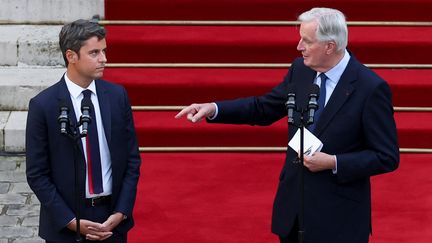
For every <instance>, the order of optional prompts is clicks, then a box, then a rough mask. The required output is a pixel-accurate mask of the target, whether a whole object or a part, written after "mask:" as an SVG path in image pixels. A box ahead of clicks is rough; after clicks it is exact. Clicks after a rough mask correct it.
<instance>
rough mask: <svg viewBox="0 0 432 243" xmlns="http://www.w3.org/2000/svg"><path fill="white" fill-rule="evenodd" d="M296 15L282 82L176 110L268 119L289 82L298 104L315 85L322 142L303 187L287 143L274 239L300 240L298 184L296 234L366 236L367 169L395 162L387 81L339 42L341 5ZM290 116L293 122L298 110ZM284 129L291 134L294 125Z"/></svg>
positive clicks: (316, 128)
mask: <svg viewBox="0 0 432 243" xmlns="http://www.w3.org/2000/svg"><path fill="white" fill-rule="evenodd" d="M299 20H300V22H301V25H300V41H299V43H298V46H297V49H298V50H299V51H300V52H301V53H302V58H298V59H296V60H294V62H293V63H292V66H291V67H290V69H289V72H288V74H287V75H286V77H285V79H284V80H283V82H282V83H280V84H279V85H278V86H276V87H275V88H273V89H272V90H271V91H270V92H269V93H267V94H265V95H263V96H260V97H249V98H241V99H237V100H230V101H221V102H216V103H205V104H192V105H190V106H188V107H186V108H184V109H183V110H182V111H181V112H179V113H178V114H177V116H176V118H179V117H181V116H183V115H187V118H188V119H189V120H190V121H192V122H197V121H199V120H201V119H202V118H206V119H207V121H208V122H214V123H231V124H250V125H269V124H272V123H273V122H275V121H277V120H279V119H281V118H283V117H285V116H286V114H287V110H286V107H285V102H286V101H287V93H288V89H289V88H290V87H294V86H295V87H296V93H297V96H296V104H297V106H300V107H303V108H305V107H306V105H305V104H307V103H308V94H307V92H308V89H309V87H310V86H311V85H312V83H315V84H317V85H322V87H321V88H320V89H321V91H322V92H320V93H321V95H322V97H321V98H322V101H321V102H322V105H321V107H319V109H321V110H319V109H318V111H322V113H321V115H320V117H319V118H318V117H317V114H316V115H315V124H314V125H312V126H311V127H308V128H309V129H310V130H311V131H312V132H313V133H314V134H315V135H316V136H317V137H318V138H319V139H320V140H321V141H322V143H323V144H324V146H323V147H322V150H321V151H320V152H315V153H313V154H312V155H309V156H307V155H305V157H304V166H305V168H306V169H305V170H304V187H302V188H301V187H300V184H299V183H300V181H299V175H300V173H299V170H298V168H299V166H301V163H296V161H297V156H298V155H297V152H296V151H294V150H292V149H288V151H287V155H286V161H285V165H284V167H283V169H282V172H281V175H280V182H279V187H278V191H277V194H276V197H275V201H274V207H273V219H272V232H274V233H275V234H277V235H278V236H279V239H280V242H290V243H291V242H299V240H298V234H297V232H298V229H299V228H298V227H299V223H298V218H299V215H300V214H299V213H300V207H301V205H300V204H301V200H300V190H303V191H304V203H303V206H304V228H303V230H304V231H305V232H304V241H303V242H306V243H347V242H349V243H365V242H368V239H369V233H370V232H371V229H372V225H371V193H370V176H373V175H377V174H381V173H385V172H389V171H393V170H395V169H396V168H397V167H398V164H399V148H398V142H397V134H396V125H395V121H394V117H393V106H392V101H391V92H390V88H389V86H388V84H387V83H386V82H385V81H384V80H383V79H381V78H380V77H378V76H377V75H376V74H375V73H374V72H373V71H371V70H370V69H368V68H367V67H365V66H364V65H362V64H360V63H359V62H358V61H357V60H356V59H355V57H354V56H353V55H352V54H351V53H350V52H348V51H347V50H346V46H347V39H348V28H347V24H346V21H345V16H344V15H343V14H342V13H341V12H340V11H338V10H335V9H328V8H314V9H311V10H310V11H307V12H305V13H303V14H302V15H300V16H299ZM321 74H323V75H325V76H323V75H321ZM324 91H325V93H323V92H324ZM323 106H324V107H323ZM318 111H317V112H316V113H318ZM317 119H318V120H317ZM294 120H295V121H296V122H297V123H299V122H300V121H299V120H300V115H299V113H296V114H295V115H294ZM288 130H289V131H288V133H289V135H288V137H289V139H290V140H291V138H292V137H293V136H294V134H295V132H296V130H297V128H296V127H295V126H289V129H288Z"/></svg>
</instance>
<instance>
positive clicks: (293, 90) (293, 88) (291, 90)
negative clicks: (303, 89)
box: [287, 84, 296, 94]
mask: <svg viewBox="0 0 432 243" xmlns="http://www.w3.org/2000/svg"><path fill="white" fill-rule="evenodd" d="M287 93H288V94H290V93H294V94H295V93H296V86H295V84H288V86H287Z"/></svg>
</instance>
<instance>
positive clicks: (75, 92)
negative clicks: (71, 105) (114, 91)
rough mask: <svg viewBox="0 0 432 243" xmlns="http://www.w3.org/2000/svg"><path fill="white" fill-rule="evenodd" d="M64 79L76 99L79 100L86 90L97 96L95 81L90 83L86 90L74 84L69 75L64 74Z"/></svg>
mask: <svg viewBox="0 0 432 243" xmlns="http://www.w3.org/2000/svg"><path fill="white" fill-rule="evenodd" d="M64 79H65V81H66V86H67V88H68V90H69V93H70V94H71V96H72V97H73V98H75V99H77V98H78V97H79V96H80V95H81V94H82V92H83V90H86V89H89V90H91V92H93V94H96V85H95V81H94V80H93V81H92V82H91V83H90V85H89V86H88V87H87V88H86V89H84V88H83V87H81V86H79V85H77V84H76V83H74V82H72V80H70V79H69V77H68V76H67V73H65V74H64Z"/></svg>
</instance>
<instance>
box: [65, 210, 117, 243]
mask: <svg viewBox="0 0 432 243" xmlns="http://www.w3.org/2000/svg"><path fill="white" fill-rule="evenodd" d="M122 220H123V214H122V213H119V212H117V213H114V214H112V215H111V216H110V217H109V218H108V219H107V220H106V221H105V222H103V223H97V222H93V221H90V220H86V219H81V220H80V233H81V234H82V235H84V236H85V238H86V239H87V240H95V241H102V240H106V239H108V238H109V237H110V236H112V234H113V232H112V230H113V229H114V228H115V227H116V226H117V225H119V224H120V222H121V221H122ZM67 227H68V229H70V230H72V231H76V220H75V219H74V220H73V221H72V222H70V223H69V224H68V226H67Z"/></svg>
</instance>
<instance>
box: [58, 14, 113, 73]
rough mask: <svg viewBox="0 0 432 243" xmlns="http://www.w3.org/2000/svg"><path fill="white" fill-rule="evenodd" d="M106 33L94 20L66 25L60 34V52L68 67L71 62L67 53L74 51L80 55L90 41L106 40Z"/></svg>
mask: <svg viewBox="0 0 432 243" xmlns="http://www.w3.org/2000/svg"><path fill="white" fill-rule="evenodd" d="M105 35H106V31H105V29H104V28H103V27H102V26H100V25H99V24H98V23H97V22H96V21H94V20H84V19H78V20H76V21H74V22H72V23H68V24H65V25H64V26H63V28H62V29H61V31H60V34H59V44H60V50H61V52H62V54H63V59H64V61H65V64H66V67H67V66H68V64H69V62H68V60H67V58H66V51H67V50H72V51H74V52H76V53H77V54H78V57H79V50H80V49H81V47H82V46H83V45H84V42H86V41H87V40H88V39H90V38H92V37H94V36H96V37H97V38H98V40H102V39H104V38H105Z"/></svg>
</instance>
